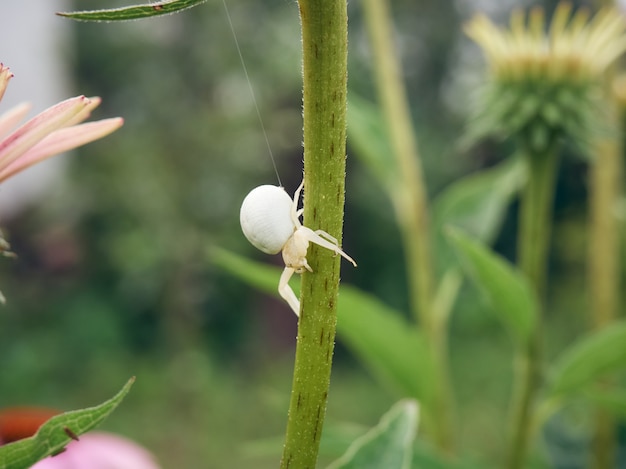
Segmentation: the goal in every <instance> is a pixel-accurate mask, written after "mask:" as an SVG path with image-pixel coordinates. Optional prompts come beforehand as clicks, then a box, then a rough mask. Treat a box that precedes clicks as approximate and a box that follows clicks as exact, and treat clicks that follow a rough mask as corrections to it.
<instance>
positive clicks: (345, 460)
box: [327, 399, 419, 469]
mask: <svg viewBox="0 0 626 469" xmlns="http://www.w3.org/2000/svg"><path fill="white" fill-rule="evenodd" d="M418 416H419V408H418V405H417V402H416V401H414V400H411V399H405V400H402V401H400V402H398V403H397V404H396V405H394V406H393V407H392V408H391V410H389V412H387V413H386V414H385V415H383V417H382V418H381V420H380V422H379V424H378V425H376V426H375V427H374V428H372V429H371V430H370V431H369V432H367V433H366V434H365V435H363V436H362V437H361V438H358V439H357V440H355V441H354V442H353V443H352V445H350V447H349V448H348V450H347V451H346V453H345V454H344V455H343V456H342V457H341V458H339V459H338V460H337V461H335V462H333V463H332V464H331V465H330V466H328V468H327V469H378V468H382V467H388V468H396V469H409V468H410V467H411V460H412V455H413V442H414V440H415V434H416V432H417V421H418Z"/></svg>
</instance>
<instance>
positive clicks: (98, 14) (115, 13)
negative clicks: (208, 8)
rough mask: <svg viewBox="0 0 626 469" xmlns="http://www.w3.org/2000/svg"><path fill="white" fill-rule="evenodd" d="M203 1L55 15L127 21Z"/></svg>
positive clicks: (173, 11) (192, 5) (157, 14)
mask: <svg viewBox="0 0 626 469" xmlns="http://www.w3.org/2000/svg"><path fill="white" fill-rule="evenodd" d="M204 2H206V0H172V1H169V2H155V3H146V4H143V5H133V6H129V7H122V8H110V9H106V10H91V11H74V12H65V13H63V12H59V13H57V15H59V16H64V17H66V18H72V19H74V20H81V21H128V20H137V19H141V18H149V17H151V16H159V15H167V14H171V13H176V12H179V11H182V10H186V9H187V8H191V7H194V6H196V5H200V4H201V3H204Z"/></svg>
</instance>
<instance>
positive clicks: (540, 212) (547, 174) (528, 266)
mask: <svg viewBox="0 0 626 469" xmlns="http://www.w3.org/2000/svg"><path fill="white" fill-rule="evenodd" d="M524 157H525V160H526V164H527V167H528V182H527V183H526V187H525V188H524V189H523V193H522V201H521V208H520V226H519V238H518V262H519V267H520V269H521V270H522V272H523V273H524V274H525V275H526V277H527V278H528V280H529V281H530V283H531V285H532V286H533V288H534V289H535V291H536V292H537V295H538V297H539V299H540V304H541V305H542V304H543V298H544V294H545V286H546V271H547V253H548V246H549V243H550V236H551V231H552V205H553V202H554V200H553V199H554V189H555V183H556V173H557V167H558V160H559V158H558V153H557V145H556V143H553V144H552V145H551V146H550V147H548V149H547V150H546V151H545V152H536V151H532V150H527V151H525V153H524ZM541 322H542V321H541V315H538V317H537V322H536V325H535V328H534V330H533V333H532V334H531V337H530V339H529V340H528V343H526V344H523V345H522V346H521V347H520V349H519V351H518V356H517V357H516V366H515V377H514V386H515V388H514V395H513V412H512V423H513V427H512V435H511V443H510V448H509V454H508V458H509V459H508V465H507V467H508V468H509V469H519V468H522V467H524V460H525V458H526V453H527V451H528V446H529V443H530V437H531V432H532V412H533V406H534V400H535V395H536V392H537V388H538V385H539V383H540V376H541V334H542V325H541Z"/></svg>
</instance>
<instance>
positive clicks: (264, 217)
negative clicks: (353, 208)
mask: <svg viewBox="0 0 626 469" xmlns="http://www.w3.org/2000/svg"><path fill="white" fill-rule="evenodd" d="M303 187H304V180H303V181H302V183H301V184H300V186H299V187H298V189H297V190H296V192H295V194H294V196H293V200H292V199H291V198H290V197H289V195H288V194H287V192H285V189H283V188H282V187H278V186H272V185H263V186H259V187H256V188H254V189H252V191H250V193H249V194H248V195H247V196H246V198H245V199H244V201H243V203H242V205H241V212H240V214H239V221H240V222H241V229H242V231H243V234H244V235H245V236H246V238H247V239H248V241H250V243H252V245H253V246H255V247H256V248H257V249H260V250H261V251H263V252H265V253H267V254H278V253H279V252H280V251H282V253H283V260H284V261H285V270H283V273H282V275H281V276H280V281H279V283H278V293H280V296H282V297H283V299H284V300H285V301H287V303H288V304H289V306H290V307H291V309H292V310H293V312H294V313H296V316H300V301H299V300H298V298H296V295H295V293H294V292H293V290H292V289H291V287H290V286H289V279H290V278H291V276H292V275H293V274H294V273H297V274H301V273H302V272H304V270H305V269H306V270H308V271H309V272H313V270H312V269H311V267H310V266H309V263H308V262H307V260H306V253H307V249H308V247H309V243H315V244H317V245H319V246H322V247H323V248H326V249H329V250H331V251H333V252H334V253H335V254H339V255H341V256H343V257H344V258H345V259H347V260H348V261H350V262H351V263H352V265H354V266H355V267H356V262H354V260H353V259H352V258H351V257H350V256H348V255H347V254H346V253H345V252H343V251H342V250H341V248H340V247H339V246H338V244H339V243H338V242H337V239H335V238H334V237H333V236H331V235H330V234H328V233H326V232H325V231H323V230H316V231H313V230H312V229H310V228H308V227H306V226H304V225H302V223H300V216H301V215H302V213H303V212H304V208H301V209H298V203H299V200H300V192H301V191H302V188H303Z"/></svg>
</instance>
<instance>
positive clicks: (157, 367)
mask: <svg viewBox="0 0 626 469" xmlns="http://www.w3.org/2000/svg"><path fill="white" fill-rule="evenodd" d="M548 3H549V4H552V3H551V2H548ZM112 4H113V2H104V1H102V2H90V3H89V4H85V2H75V6H76V8H77V9H84V8H98V7H100V8H102V7H110V6H113V5H112ZM115 4H121V2H116V3H115ZM516 5H517V6H524V5H525V3H523V2H508V3H506V4H502V5H499V6H497V7H495V6H494V5H490V8H491V9H490V10H486V11H487V13H489V14H491V15H494V16H495V17H496V19H500V20H501V19H503V18H505V17H506V16H507V15H508V13H509V12H510V9H511V8H512V7H513V6H516ZM228 6H229V10H230V14H231V16H232V18H233V23H234V27H235V29H236V32H237V37H238V39H239V43H240V46H241V49H242V53H243V55H244V57H245V61H246V65H247V67H248V70H249V73H250V79H251V81H252V86H253V87H254V90H255V93H256V98H257V101H258V103H259V107H260V112H261V115H262V117H263V121H264V125H265V127H266V129H267V133H268V139H269V142H270V144H271V147H272V150H273V152H274V154H275V156H276V160H277V165H278V170H279V172H280V177H281V179H282V181H283V184H284V185H285V186H286V188H287V191H288V192H293V190H294V189H295V188H296V187H297V185H298V184H299V182H300V179H301V171H302V148H301V141H302V132H301V128H302V120H301V76H300V38H299V19H298V10H297V4H296V3H295V2H286V1H284V0H265V1H263V2H241V1H235V0H228ZM392 7H393V10H394V16H395V18H396V28H397V29H396V34H397V40H398V44H399V51H400V53H401V55H402V61H403V64H404V67H405V72H406V82H407V86H408V92H409V96H410V100H411V107H412V110H413V116H414V120H415V124H416V132H417V134H418V137H419V141H420V149H421V153H422V156H423V158H424V165H425V171H426V174H427V183H428V186H429V190H430V193H431V196H433V197H434V196H436V194H437V193H439V192H440V191H441V189H442V188H444V187H445V186H446V185H447V184H449V183H450V182H451V181H452V180H454V179H456V178H458V177H460V176H461V175H463V174H467V173H470V172H472V171H476V170H479V169H481V168H485V167H489V166H491V165H493V164H494V163H496V162H497V161H499V160H500V159H501V158H502V157H504V156H507V154H508V150H507V148H506V147H505V146H502V145H500V144H496V143H495V142H486V143H484V144H483V145H481V146H480V147H479V148H475V149H473V150H471V152H460V151H459V149H458V146H457V141H458V137H459V136H460V135H461V133H462V131H463V119H464V116H465V115H466V112H467V110H468V106H469V103H468V99H469V95H470V94H471V91H472V89H473V87H475V84H476V83H477V82H478V80H479V78H480V72H481V70H482V68H483V62H482V59H481V57H480V55H479V53H478V51H477V49H476V48H475V47H473V46H471V45H470V44H469V41H468V40H467V39H466V38H465V37H464V36H463V34H462V32H461V25H462V23H463V22H464V21H465V20H467V19H468V18H469V16H470V15H471V14H473V13H474V12H477V11H485V10H481V9H482V7H483V5H482V2H472V1H470V0H467V1H466V2H452V1H451V0H419V1H418V0H398V1H393V2H392ZM494 8H495V9H494ZM349 17H350V59H349V70H350V71H349V86H350V90H351V92H353V93H355V94H358V95H360V96H365V97H367V98H369V99H371V100H374V99H375V96H374V84H373V81H372V80H373V79H372V73H371V68H370V63H369V51H368V46H367V38H366V35H365V32H364V28H363V25H362V22H361V11H360V8H359V4H358V2H350V4H349ZM59 21H68V20H63V19H59ZM71 29H72V35H73V39H74V40H73V50H71V51H68V54H69V56H70V57H71V58H72V59H71V62H72V69H71V73H72V74H73V77H74V78H73V79H74V82H75V91H76V93H74V94H78V93H83V94H86V95H98V96H101V97H103V104H102V105H101V106H100V108H99V109H98V110H97V111H96V113H95V115H94V118H101V117H109V116H116V115H121V116H123V117H124V118H125V125H124V127H123V128H122V129H121V130H120V131H118V132H116V133H115V134H113V135H112V136H110V137H107V138H106V139H104V140H102V141H99V142H96V143H94V144H91V145H89V146H87V147H85V148H83V149H80V150H79V151H77V152H76V154H75V157H74V158H72V160H71V165H70V168H69V171H68V173H67V177H66V178H65V179H64V180H63V181H60V182H59V183H58V184H56V185H55V186H54V187H53V188H52V189H51V190H50V191H49V193H48V195H47V197H46V199H45V200H43V201H42V202H41V203H40V204H38V205H37V206H35V207H31V208H30V209H28V210H27V211H25V212H23V213H22V214H20V215H19V216H18V217H17V218H15V219H13V220H11V221H10V223H7V224H3V225H4V230H5V231H6V234H7V237H8V239H9V240H10V242H11V244H12V247H13V250H14V251H15V252H16V253H17V254H18V256H19V257H18V258H17V259H16V260H8V259H7V260H3V261H2V262H0V286H1V287H2V291H3V292H4V293H5V295H6V296H7V298H8V304H7V305H6V306H5V307H3V308H2V310H1V311H0V354H1V355H0V356H1V357H2V366H1V370H2V371H1V372H0V396H1V397H0V404H1V405H2V406H5V405H16V404H39V405H45V406H49V407H57V408H60V409H72V408H78V407H81V406H87V405H93V404H95V403H97V402H101V401H102V400H104V399H105V398H107V397H109V396H110V395H112V394H113V393H114V392H115V391H116V390H117V389H118V388H119V387H120V386H121V385H122V384H123V383H124V382H125V380H126V379H127V378H128V377H129V376H131V375H136V376H137V382H136V384H135V386H134V388H133V390H132V392H131V394H130V395H129V397H128V398H127V399H126V400H125V402H124V403H123V405H122V407H121V408H120V409H119V410H118V411H116V412H115V413H114V414H113V416H112V417H111V418H110V419H109V420H108V421H107V422H106V424H105V428H106V429H109V430H113V431H118V432H120V433H122V434H124V435H127V436H130V437H132V438H134V439H136V440H137V441H139V442H141V443H142V444H144V445H145V446H147V447H148V448H149V449H150V450H152V451H153V452H154V453H155V454H156V455H157V457H158V458H159V459H160V461H161V462H162V464H163V466H164V467H168V468H169V467H181V468H188V469H194V468H206V467H210V468H233V467H255V468H259V469H263V468H265V467H268V468H270V467H276V465H277V461H278V458H279V454H280V448H281V445H282V436H281V434H282V432H283V431H284V426H285V422H286V411H287V407H288V399H289V392H290V388H291V371H292V365H293V353H294V349H295V335H296V318H295V317H294V315H293V314H292V313H291V311H290V309H289V308H288V306H287V305H286V304H284V303H283V302H281V301H277V300H275V299H273V298H269V297H267V296H265V295H263V294H260V293H257V292H256V291H253V290H251V289H250V288H249V287H248V286H246V285H244V284H242V283H241V282H240V281H238V280H237V279H234V278H232V277H230V276H228V275H226V274H224V273H222V272H221V271H220V270H219V269H217V268H216V267H215V266H213V265H212V263H211V258H210V255H209V253H208V248H209V247H210V246H220V247H223V248H225V249H228V250H232V251H234V252H237V253H239V254H243V255H246V256H249V257H253V258H256V259H259V260H261V261H263V262H268V263H274V264H276V265H280V263H281V258H280V256H276V257H268V256H266V255H263V254H262V253H260V252H258V251H256V250H255V249H254V248H253V247H252V246H251V245H249V244H248V242H247V241H246V240H245V238H244V237H243V235H242V234H241V231H240V228H239V221H238V213H239V207H240V203H241V201H242V200H243V198H244V196H245V195H246V194H247V192H248V191H249V190H250V189H251V188H253V187H255V186H257V185H260V184H267V183H270V184H275V183H276V176H275V174H274V172H273V169H272V164H271V161H270V158H269V155H268V151H267V149H266V146H265V140H264V137H263V134H262V131H261V127H260V124H259V122H258V120H257V116H256V111H255V109H254V106H253V103H252V99H251V97H250V93H249V90H248V85H247V83H246V78H245V75H244V73H243V70H242V67H241V64H240V62H239V57H238V55H237V50H236V47H235V43H234V41H233V38H232V35H231V32H230V29H229V26H228V23H227V20H226V15H225V12H224V8H223V5H222V3H221V2H220V1H210V2H207V3H205V4H203V5H201V6H200V7H197V8H194V9H193V10H189V11H186V12H183V13H180V14H177V15H174V16H169V17H163V18H157V19H153V20H143V21H137V22H130V23H123V24H104V23H99V24H86V23H71ZM348 154H349V158H348V169H347V197H346V223H345V229H344V241H343V246H344V249H345V251H346V252H348V253H349V254H350V255H351V256H352V257H354V258H355V259H356V260H357V262H358V264H359V267H358V269H351V268H349V267H346V266H344V268H343V270H342V281H343V282H346V283H350V284H353V285H356V286H358V287H360V288H362V289H363V290H366V291H368V292H371V293H373V294H374V295H376V296H378V297H379V298H381V299H382V300H383V301H384V302H386V303H387V304H389V305H391V306H393V307H396V308H398V309H400V310H406V309H407V292H406V281H405V271H404V259H403V253H402V251H401V249H400V245H401V243H400V241H399V235H398V232H397V228H396V226H395V221H394V219H393V215H392V210H391V209H390V203H389V201H388V200H387V199H386V197H385V195H384V193H383V192H382V190H381V188H380V187H379V186H378V185H377V183H376V180H375V178H374V177H372V175H371V174H369V173H368V172H367V171H366V169H365V168H364V167H363V166H362V165H360V164H359V161H358V158H357V156H358V155H354V154H353V152H352V149H351V147H350V142H349V141H348ZM585 177H586V165H585V162H584V161H582V160H580V159H576V158H567V159H566V160H565V163H564V166H563V169H562V173H561V174H560V177H559V185H558V194H557V207H556V211H555V217H556V229H555V236H554V238H555V240H558V241H555V242H554V243H553V246H552V256H551V272H552V277H551V288H550V298H549V302H550V308H549V309H550V312H549V317H548V324H547V328H548V334H549V337H550V340H549V341H548V350H547V353H548V355H550V354H553V353H554V352H555V351H557V350H559V349H560V348H561V347H562V346H563V344H566V343H567V342H569V341H570V340H572V338H573V337H575V336H577V335H578V334H579V333H580V332H581V331H583V330H584V329H585V327H586V325H587V319H586V318H585V293H584V260H585V253H586V251H585V229H584V223H585V210H586V208H585V196H586V187H585V184H586V181H585ZM515 228H516V206H515V205H513V206H512V207H511V210H510V213H509V215H508V216H507V219H506V220H505V223H504V226H503V230H502V233H501V235H500V237H499V239H498V241H497V248H498V250H499V251H500V252H502V253H504V254H505V255H507V256H509V257H513V255H514V250H515V238H514V235H513V233H514V232H515ZM483 310H484V305H483V304H482V303H480V302H478V301H477V300H476V299H475V296H474V295H472V294H470V293H469V292H466V293H465V294H464V295H463V296H462V297H461V299H460V300H459V302H458V305H457V307H456V310H455V313H454V316H453V323H452V336H451V341H450V344H451V347H452V360H453V363H452V365H453V372H454V380H455V382H456V383H458V386H456V392H457V397H458V399H459V409H458V413H459V415H460V416H461V418H462V420H461V421H462V422H464V423H463V426H462V427H461V428H459V429H458V433H459V436H460V438H459V440H460V441H461V444H462V446H463V447H464V449H465V453H466V454H467V455H468V456H469V457H470V458H475V459H477V460H478V461H481V460H489V459H491V456H493V455H499V454H500V452H501V445H502V442H503V431H502V422H501V420H500V417H501V416H502V415H503V412H504V410H505V406H506V398H507V392H508V390H509V378H510V373H511V359H510V356H511V355H510V354H511V345H510V343H509V340H508V338H507V337H506V335H505V334H503V332H502V330H501V328H500V326H499V325H498V324H496V322H495V321H494V320H493V319H492V318H491V316H490V315H488V314H485V313H484V311H483ZM333 373H334V374H333V382H332V387H331V396H330V400H329V410H328V417H327V422H328V427H327V429H328V432H329V433H333V434H335V433H336V434H337V435H338V438H337V440H336V443H337V444H336V445H331V444H327V445H325V446H324V452H323V456H322V462H327V461H329V460H330V459H332V458H334V457H335V456H337V455H338V454H339V453H340V452H341V450H342V448H343V446H342V439H341V436H342V435H343V436H346V438H348V437H351V436H353V435H355V434H359V431H360V429H361V428H366V427H369V426H371V425H373V424H374V423H375V422H376V421H377V420H378V418H379V417H380V415H381V414H382V413H383V412H384V411H385V410H386V409H388V408H389V407H390V406H391V405H392V403H393V402H395V401H396V400H397V399H398V398H399V397H401V396H397V395H394V394H393V393H391V392H389V391H388V390H386V389H385V388H384V387H382V386H381V385H380V384H378V383H376V382H375V381H374V380H373V379H372V378H371V377H370V376H369V375H368V374H367V373H366V371H365V370H364V369H363V368H362V367H361V365H360V364H359V363H357V362H356V361H355V360H354V359H353V358H352V357H351V356H350V354H349V353H348V352H347V351H346V350H345V349H344V348H343V347H342V344H341V342H340V341H339V343H338V347H337V350H336V361H335V368H334V372H333ZM346 422H349V423H351V424H355V425H356V426H346V425H345V423H346ZM468 428H471V429H476V428H480V429H482V431H481V432H479V433H476V431H475V430H472V431H468ZM583 428H584V426H581V431H583V430H582V429H583ZM574 433H576V428H574ZM583 433H584V432H583ZM580 438H583V439H584V438H585V435H584V434H583V435H582V436H580ZM207 461H210V463H207ZM572 467H577V466H572Z"/></svg>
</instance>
